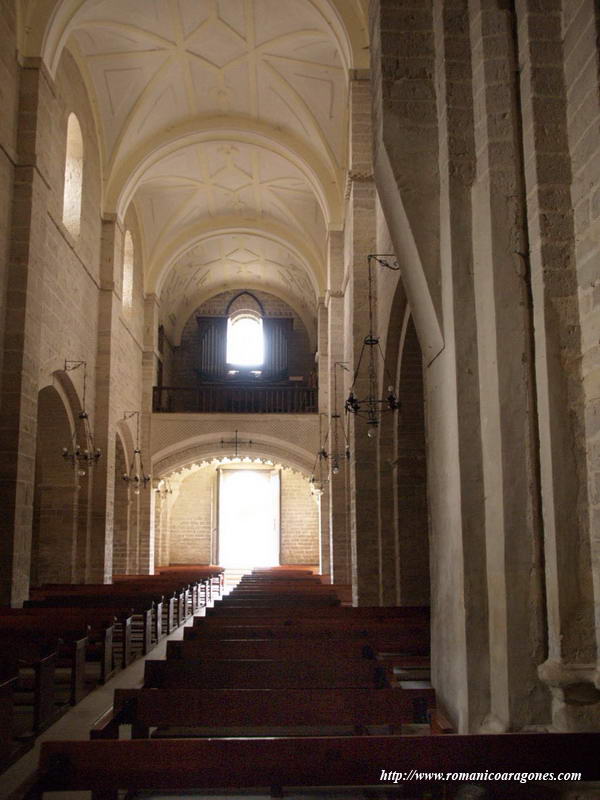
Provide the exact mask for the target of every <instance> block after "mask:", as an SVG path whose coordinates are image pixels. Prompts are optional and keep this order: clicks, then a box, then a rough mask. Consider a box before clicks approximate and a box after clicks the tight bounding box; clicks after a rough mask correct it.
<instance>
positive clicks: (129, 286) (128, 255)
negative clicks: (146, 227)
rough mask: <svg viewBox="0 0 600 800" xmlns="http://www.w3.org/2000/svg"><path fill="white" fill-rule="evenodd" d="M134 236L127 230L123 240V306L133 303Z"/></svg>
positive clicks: (126, 306) (129, 306)
mask: <svg viewBox="0 0 600 800" xmlns="http://www.w3.org/2000/svg"><path fill="white" fill-rule="evenodd" d="M133 258H134V251H133V237H132V235H131V233H130V231H126V232H125V241H124V242H123V308H127V309H129V308H131V306H132V305H133Z"/></svg>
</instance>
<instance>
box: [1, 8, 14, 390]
mask: <svg viewBox="0 0 600 800" xmlns="http://www.w3.org/2000/svg"><path fill="white" fill-rule="evenodd" d="M15 6H16V3H15V2H14V0H2V3H0V17H2V20H3V24H2V27H1V28H0V107H1V108H2V114H0V391H1V390H2V361H3V358H4V322H5V317H6V288H7V275H8V259H9V247H10V225H11V214H12V196H13V182H14V166H15V163H16V160H17V107H18V106H17V103H18V66H17V58H16V9H15Z"/></svg>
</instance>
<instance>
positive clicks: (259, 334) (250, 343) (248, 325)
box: [227, 311, 265, 367]
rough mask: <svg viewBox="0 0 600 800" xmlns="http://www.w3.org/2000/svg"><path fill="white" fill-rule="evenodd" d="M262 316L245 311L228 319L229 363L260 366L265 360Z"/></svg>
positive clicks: (241, 365) (240, 365) (242, 365)
mask: <svg viewBox="0 0 600 800" xmlns="http://www.w3.org/2000/svg"><path fill="white" fill-rule="evenodd" d="M264 349H265V348H264V337H263V324H262V318H261V317H260V316H259V315H258V314H253V313H252V312H248V311H243V312H240V313H238V314H235V315H234V316H231V317H229V319H228V321H227V363H228V364H232V365H233V366H239V367H258V366H261V365H262V364H263V362H264V358H265V354H264Z"/></svg>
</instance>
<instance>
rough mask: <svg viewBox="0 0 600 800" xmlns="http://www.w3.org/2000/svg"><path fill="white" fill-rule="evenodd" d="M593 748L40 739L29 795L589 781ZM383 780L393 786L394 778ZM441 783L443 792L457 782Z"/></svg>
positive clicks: (516, 738)
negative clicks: (545, 777) (437, 777)
mask: <svg viewBox="0 0 600 800" xmlns="http://www.w3.org/2000/svg"><path fill="white" fill-rule="evenodd" d="M599 751H600V734H598V733H554V734H539V733H515V734H510V733H506V734H499V735H493V734H488V735H486V736H475V735H463V736H458V735H455V736H424V737H423V736H419V737H410V736H354V737H350V736H348V737H333V736H332V737H314V738H313V737H300V738H298V737H283V738H279V739H277V738H276V739H263V738H257V739H252V738H250V739H148V740H143V739H138V740H131V741H110V740H101V741H92V742H43V743H42V747H41V753H40V762H39V772H38V781H37V784H36V786H35V787H34V789H33V790H32V791H31V793H30V795H29V796H28V798H29V800H33V798H39V797H41V796H42V795H43V792H44V791H85V790H91V791H92V792H94V793H95V794H93V795H92V797H93V798H94V800H99V798H102V800H114V799H115V798H116V792H117V790H119V789H126V790H128V791H130V792H135V791H144V790H146V791H149V790H154V791H165V792H183V791H186V790H191V789H196V790H201V789H234V790H240V789H265V788H267V789H269V790H270V792H271V795H272V796H281V795H282V791H283V790H284V789H285V788H287V787H336V786H360V787H374V786H381V780H382V770H383V771H384V772H386V771H394V772H406V773H407V774H408V775H410V779H409V781H408V782H409V783H410V784H411V787H412V788H413V789H414V788H416V787H418V786H422V788H423V790H424V791H425V790H426V791H429V792H430V791H431V790H432V780H431V776H430V775H428V776H427V779H426V780H423V779H422V778H420V777H419V776H418V774H417V773H419V772H425V773H432V772H433V773H435V772H448V773H451V774H457V773H461V772H463V773H473V772H482V773H485V772H486V771H487V772H488V773H489V772H512V773H514V772H519V773H524V772H525V773H528V772H534V773H539V772H545V771H547V772H555V773H559V772H581V773H582V776H583V780H588V781H589V780H597V779H598V778H600V762H599V760H598V752H599ZM411 770H414V771H415V772H411ZM388 780H389V779H388ZM384 782H385V780H384ZM463 782H464V781H463ZM389 786H390V789H394V788H396V789H397V788H398V787H397V785H395V784H394V782H393V779H392V780H390V781H389ZM433 786H435V784H434V783H433ZM495 786H496V788H497V784H496V785H495ZM506 786H507V787H509V788H508V792H505V793H504V794H503V797H507V798H508V797H514V796H515V795H514V794H510V792H512V788H510V787H512V786H514V782H513V784H506ZM443 788H444V796H445V797H446V798H449V797H451V796H452V795H451V794H450V792H452V791H455V790H456V788H457V783H454V784H453V783H452V782H444V784H443ZM525 789H526V790H527V792H528V793H527V792H526V793H525V794H521V795H520V797H523V798H524V797H531V796H532V794H531V790H532V786H531V785H528V786H526V787H525ZM516 796H517V797H519V795H516Z"/></svg>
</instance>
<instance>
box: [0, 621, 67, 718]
mask: <svg viewBox="0 0 600 800" xmlns="http://www.w3.org/2000/svg"><path fill="white" fill-rule="evenodd" d="M58 645H59V642H58V640H57V638H56V637H54V636H51V635H47V634H42V633H40V631H39V630H38V631H35V630H33V631H32V630H28V629H27V628H26V627H25V626H24V627H22V628H21V629H20V630H17V629H16V628H15V627H14V626H13V629H12V630H10V631H6V630H4V631H2V630H0V678H2V680H8V681H9V682H10V681H11V679H12V678H14V677H17V681H16V683H13V684H12V686H13V689H14V690H15V691H17V690H19V691H20V692H22V693H25V694H31V695H32V700H31V702H29V701H27V703H25V704H23V705H31V709H32V721H31V734H34V733H39V732H40V731H42V730H44V729H45V728H47V727H48V726H49V725H50V724H52V722H54V721H55V720H56V719H57V717H58V712H57V708H56V702H55V697H56V695H55V679H54V672H55V669H56V663H57V650H58ZM27 672H31V675H27V674H26V673H27Z"/></svg>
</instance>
